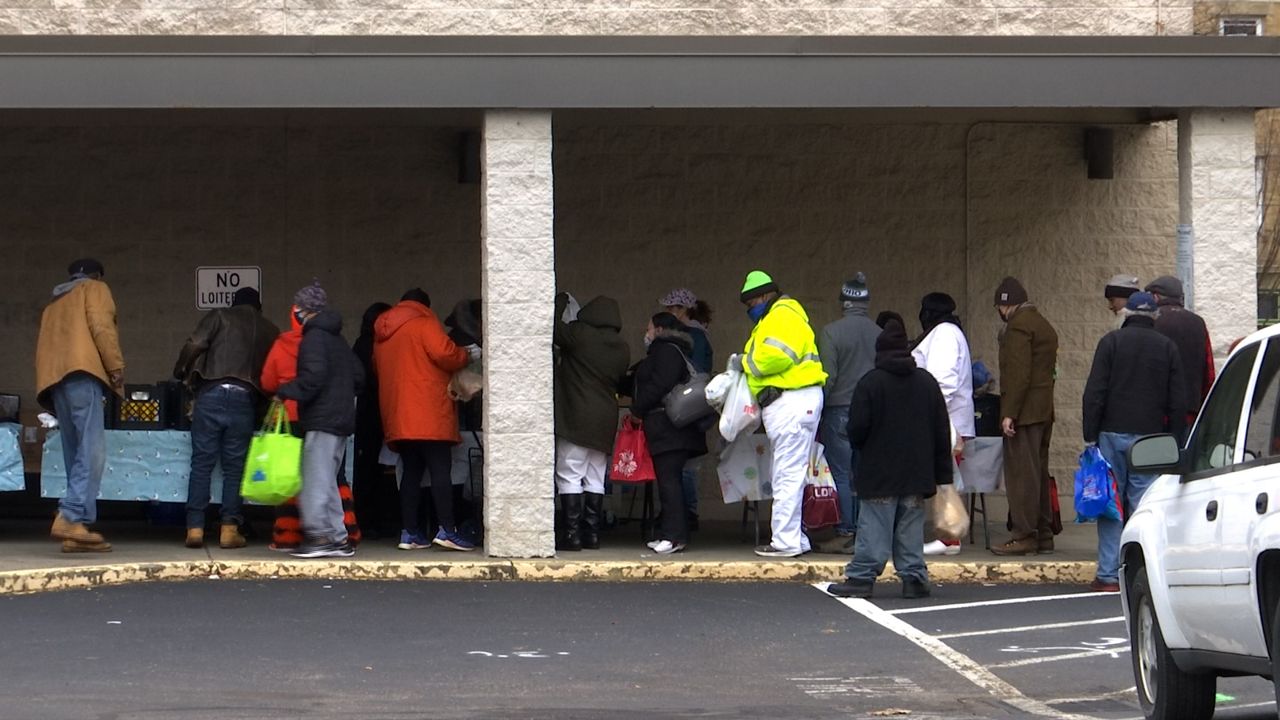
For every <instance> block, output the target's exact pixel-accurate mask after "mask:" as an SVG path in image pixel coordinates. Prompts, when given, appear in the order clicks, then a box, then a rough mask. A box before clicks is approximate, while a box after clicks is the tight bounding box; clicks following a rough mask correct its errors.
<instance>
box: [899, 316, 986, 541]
mask: <svg viewBox="0 0 1280 720" xmlns="http://www.w3.org/2000/svg"><path fill="white" fill-rule="evenodd" d="M920 327H921V328H922V329H923V330H924V334H923V335H921V337H920V340H919V341H918V342H917V343H916V346H915V348H914V349H913V350H912V351H911V356H912V357H914V358H915V361H916V365H917V366H918V367H921V368H923V369H925V370H928V371H929V374H930V375H933V379H934V380H937V381H938V387H939V388H940V389H941V390H942V398H943V400H945V401H946V404H947V416H948V417H949V418H950V419H951V427H952V429H953V430H954V431H955V435H956V436H957V440H956V444H955V447H954V448H953V454H955V455H959V454H961V453H962V452H964V442H965V441H966V440H969V439H971V438H972V437H973V436H974V434H975V431H974V414H973V362H972V359H971V358H970V355H969V341H968V339H966V338H965V336H964V330H963V329H962V328H961V327H960V318H958V317H956V301H955V300H954V299H953V298H952V297H951V296H950V295H948V294H946V293H941V292H932V293H929V294H928V295H925V296H924V298H922V299H921V300H920ZM959 552H960V541H959V540H949V541H948V540H934V541H933V542H931V543H928V544H926V545H925V546H924V553H925V554H926V555H955V554H957V553H959Z"/></svg>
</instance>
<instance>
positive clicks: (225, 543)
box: [218, 523, 249, 550]
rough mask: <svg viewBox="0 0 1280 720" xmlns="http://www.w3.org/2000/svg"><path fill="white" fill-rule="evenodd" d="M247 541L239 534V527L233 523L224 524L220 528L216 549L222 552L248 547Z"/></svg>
mask: <svg viewBox="0 0 1280 720" xmlns="http://www.w3.org/2000/svg"><path fill="white" fill-rule="evenodd" d="M248 544H249V541H248V540H245V539H244V536H243V535H241V534H240V526H239V525H236V524H235V523H226V524H224V525H223V526H222V535H221V536H220V537H219V538H218V547H220V548H222V549H224V550H234V549H236V548H242V547H244V546H245V545H248Z"/></svg>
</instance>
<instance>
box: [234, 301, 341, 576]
mask: <svg viewBox="0 0 1280 720" xmlns="http://www.w3.org/2000/svg"><path fill="white" fill-rule="evenodd" d="M301 312H302V311H301V310H299V309H298V306H296V305H295V306H293V307H291V308H289V329H288V330H287V331H285V332H282V333H280V335H279V336H278V337H277V338H276V341H275V344H273V345H272V346H271V351H270V352H268V353H267V361H266V363H265V364H263V366H262V381H261V382H260V383H259V387H261V388H262V391H263V392H265V393H268V394H270V395H275V393H276V390H279V389H280V386H281V385H284V384H286V383H290V382H293V379H294V378H296V377H297V376H298V345H300V344H301V343H302V321H301V320H299V319H298V316H299V313H301ZM284 409H285V414H286V415H288V417H289V422H290V423H293V434H294V435H296V436H297V437H302V436H303V430H302V426H301V425H299V424H298V403H297V402H296V401H294V400H285V401H284ZM344 465H345V464H344ZM338 496H339V497H340V498H342V524H343V525H346V526H347V541H348V542H350V543H351V544H352V545H359V544H360V539H361V538H360V534H361V533H360V526H359V524H357V522H356V513H355V500H354V498H353V496H352V493H351V485H350V483H348V482H347V477H346V471H345V467H340V468H339V469H338ZM301 545H302V522H301V518H300V517H299V516H298V498H296V497H292V498H289V499H288V500H285V501H284V503H283V504H282V505H278V506H277V507H276V521H275V524H273V525H272V526H271V546H270V547H271V549H272V550H281V551H284V550H293V549H295V548H298V547H301Z"/></svg>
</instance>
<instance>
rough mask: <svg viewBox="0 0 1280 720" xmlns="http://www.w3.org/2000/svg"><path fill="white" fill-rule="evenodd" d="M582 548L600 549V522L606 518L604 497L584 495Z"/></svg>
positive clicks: (597, 494) (595, 494)
mask: <svg viewBox="0 0 1280 720" xmlns="http://www.w3.org/2000/svg"><path fill="white" fill-rule="evenodd" d="M582 497H583V501H582V548H583V549H584V550H599V549H600V521H601V518H603V517H604V495H601V494H600V493H583V494H582Z"/></svg>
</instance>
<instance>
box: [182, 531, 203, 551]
mask: <svg viewBox="0 0 1280 720" xmlns="http://www.w3.org/2000/svg"><path fill="white" fill-rule="evenodd" d="M185 545H186V546H187V547H189V548H191V549H192V550H196V549H198V548H202V547H204V528H187V541H186V543H185Z"/></svg>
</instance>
